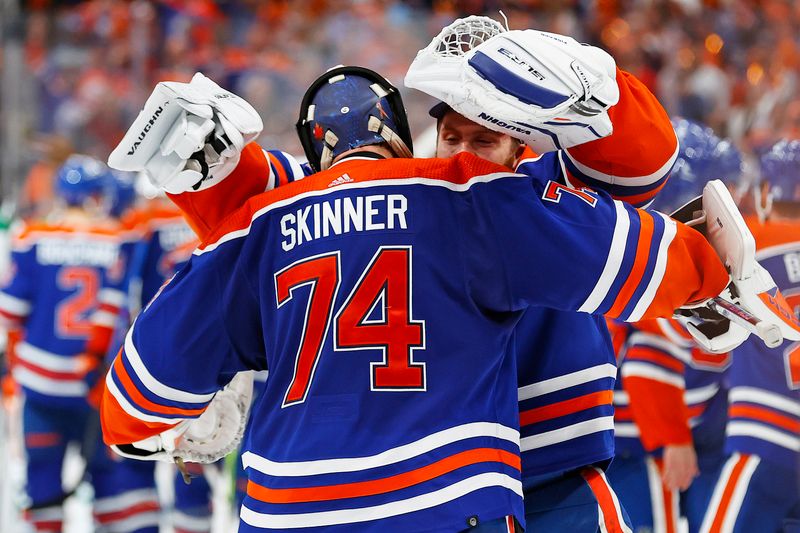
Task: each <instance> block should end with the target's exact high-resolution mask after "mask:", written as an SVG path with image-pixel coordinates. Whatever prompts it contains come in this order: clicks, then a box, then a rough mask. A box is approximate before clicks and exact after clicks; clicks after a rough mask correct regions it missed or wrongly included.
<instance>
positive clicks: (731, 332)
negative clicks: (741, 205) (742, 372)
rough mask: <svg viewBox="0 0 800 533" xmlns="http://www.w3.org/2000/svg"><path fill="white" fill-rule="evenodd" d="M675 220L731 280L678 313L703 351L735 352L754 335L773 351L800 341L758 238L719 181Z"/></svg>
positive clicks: (796, 324) (798, 326)
mask: <svg viewBox="0 0 800 533" xmlns="http://www.w3.org/2000/svg"><path fill="white" fill-rule="evenodd" d="M698 208H700V209H698ZM672 216H673V218H676V219H677V220H680V221H682V222H685V223H686V224H687V225H690V226H693V227H694V228H695V229H698V230H699V231H700V232H701V233H703V234H704V235H705V236H706V238H707V239H708V240H709V242H710V243H711V245H712V246H713V247H714V249H715V250H716V252H717V254H718V255H719V257H720V259H721V260H722V262H723V263H724V264H725V267H726V268H727V269H728V272H729V273H730V275H731V284H730V285H729V286H728V288H727V289H726V290H725V291H723V293H722V294H721V295H719V296H718V297H716V298H713V299H711V300H709V301H707V302H703V304H702V305H700V306H695V307H692V308H681V310H679V313H678V316H679V318H680V319H681V320H682V321H683V323H684V324H685V325H686V327H687V329H688V330H689V332H690V333H691V334H692V336H693V337H694V338H695V339H696V340H697V341H698V342H699V343H700V344H701V346H702V347H703V348H704V349H706V350H708V351H710V352H714V353H724V352H726V351H730V350H732V349H733V348H735V347H736V346H738V345H740V344H741V343H742V342H744V341H745V340H746V339H747V337H748V336H749V334H750V333H755V334H756V335H757V336H758V337H759V338H761V340H762V341H764V344H766V345H767V346H768V347H770V348H774V347H776V346H779V345H780V344H781V343H782V342H783V340H784V339H789V340H793V341H797V340H800V322H799V321H798V319H797V317H796V316H795V315H794V313H793V312H792V310H791V308H790V307H789V305H788V303H787V302H786V300H785V298H784V297H783V295H782V294H781V292H780V290H778V287H777V286H776V285H775V282H774V281H773V279H772V276H770V274H769V272H767V271H766V270H765V269H764V268H763V267H762V266H761V265H759V264H758V262H757V261H756V259H755V251H756V246H755V239H754V238H753V234H752V233H751V232H750V230H749V229H748V228H747V225H746V224H745V221H744V219H743V218H742V215H741V213H739V210H738V209H737V208H736V204H735V203H734V201H733V198H732V197H731V195H730V192H729V191H728V188H727V187H726V186H725V185H724V184H723V183H722V182H721V181H720V180H712V181H710V182H708V184H707V185H706V186H705V189H704V190H703V195H702V197H699V198H697V199H695V200H693V201H691V202H689V203H688V204H686V205H685V206H683V207H681V208H680V209H679V210H678V211H676V212H675V213H673V215H672Z"/></svg>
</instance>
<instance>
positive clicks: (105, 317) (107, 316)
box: [92, 311, 117, 328]
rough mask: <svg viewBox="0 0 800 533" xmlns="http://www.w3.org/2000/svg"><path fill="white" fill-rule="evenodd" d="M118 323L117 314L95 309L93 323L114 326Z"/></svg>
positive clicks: (108, 326)
mask: <svg viewBox="0 0 800 533" xmlns="http://www.w3.org/2000/svg"><path fill="white" fill-rule="evenodd" d="M116 323H117V315H115V314H114V313H110V312H108V311H95V312H94V313H92V324H93V325H96V326H104V327H107V328H113V327H114V325H115V324H116Z"/></svg>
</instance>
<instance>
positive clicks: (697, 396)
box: [683, 383, 719, 406]
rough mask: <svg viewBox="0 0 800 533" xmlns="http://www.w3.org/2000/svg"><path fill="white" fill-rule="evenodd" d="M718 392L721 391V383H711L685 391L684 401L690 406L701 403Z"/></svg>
mask: <svg viewBox="0 0 800 533" xmlns="http://www.w3.org/2000/svg"><path fill="white" fill-rule="evenodd" d="M717 392H719V385H718V384H716V383H711V384H709V385H706V386H705V387H700V388H697V389H689V390H687V391H686V392H684V393H683V401H685V402H686V405H689V406H692V405H694V404H700V403H703V402H707V401H708V400H710V399H711V398H713V397H714V395H715V394H717Z"/></svg>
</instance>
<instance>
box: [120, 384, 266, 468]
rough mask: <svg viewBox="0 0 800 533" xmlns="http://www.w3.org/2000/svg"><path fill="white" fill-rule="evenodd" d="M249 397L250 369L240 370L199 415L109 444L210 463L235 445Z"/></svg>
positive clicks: (127, 452)
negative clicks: (153, 432) (139, 437)
mask: <svg viewBox="0 0 800 533" xmlns="http://www.w3.org/2000/svg"><path fill="white" fill-rule="evenodd" d="M252 397H253V373H252V372H240V373H238V374H236V375H235V376H234V377H233V379H232V380H231V381H230V383H228V385H226V386H225V388H224V389H222V390H221V391H219V392H218V393H217V394H215V395H214V398H213V399H212V400H211V403H209V404H208V406H207V407H206V410H205V411H204V412H203V414H202V415H200V417H198V418H195V419H191V420H184V421H183V422H181V423H179V424H178V425H176V426H175V427H173V428H171V429H168V430H167V431H164V432H163V433H159V434H158V435H154V436H152V437H149V438H147V439H144V440H141V441H139V442H134V443H132V444H120V445H114V446H111V448H112V449H113V450H114V451H115V452H117V453H118V454H119V455H121V456H123V457H128V458H130V459H139V460H144V461H165V462H169V463H174V462H177V461H178V460H179V459H180V460H183V461H186V462H191V463H204V464H208V463H213V462H214V461H217V460H218V459H221V458H223V457H225V456H226V455H228V454H229V453H231V452H233V451H234V450H236V449H237V448H238V447H239V443H240V442H241V440H242V435H243V434H244V428H245V426H246V424H247V416H248V414H249V412H250V403H251V399H252Z"/></svg>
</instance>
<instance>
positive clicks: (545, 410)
mask: <svg viewBox="0 0 800 533" xmlns="http://www.w3.org/2000/svg"><path fill="white" fill-rule="evenodd" d="M613 399H614V391H610V390H604V391H598V392H592V393H589V394H585V395H583V396H578V397H577V398H571V399H569V400H564V401H561V402H556V403H553V404H550V405H545V406H543V407H537V408H535V409H529V410H527V411H522V412H520V414H519V423H520V425H521V426H527V425H530V424H536V423H537V422H543V421H545V420H552V419H553V418H558V417H560V416H566V415H571V414H574V413H578V412H580V411H585V410H586V409H591V408H592V407H598V406H600V405H611V402H612V400H613Z"/></svg>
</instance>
